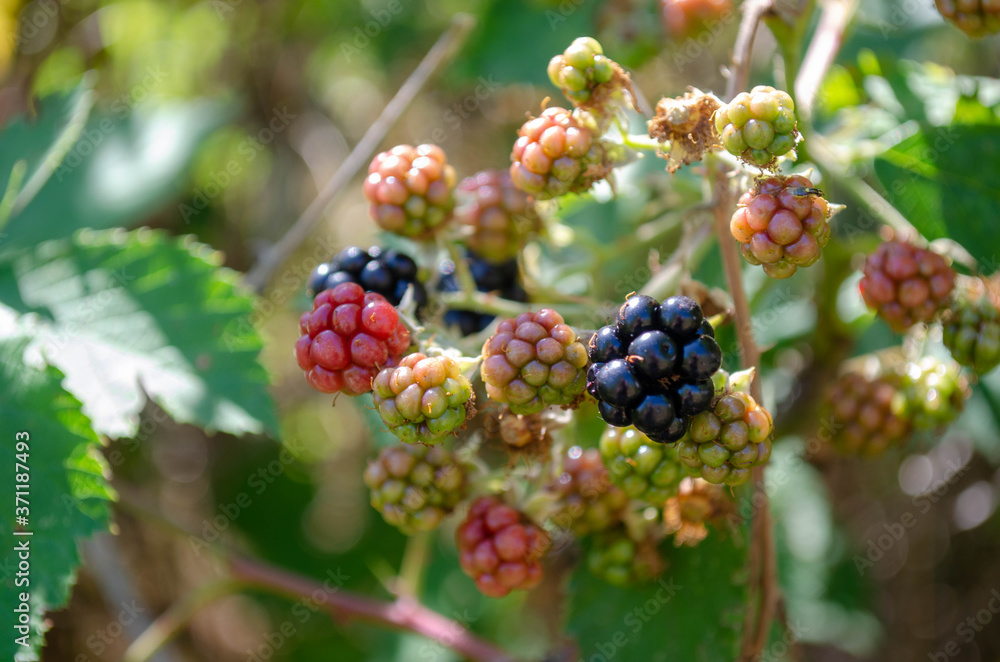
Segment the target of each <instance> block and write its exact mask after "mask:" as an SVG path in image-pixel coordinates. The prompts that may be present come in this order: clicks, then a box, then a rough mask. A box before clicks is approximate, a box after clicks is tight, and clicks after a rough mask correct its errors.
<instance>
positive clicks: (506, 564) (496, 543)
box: [455, 496, 550, 598]
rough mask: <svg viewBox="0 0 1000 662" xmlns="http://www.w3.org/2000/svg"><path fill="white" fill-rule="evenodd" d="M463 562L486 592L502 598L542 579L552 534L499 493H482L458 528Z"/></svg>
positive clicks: (529, 586) (532, 585)
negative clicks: (491, 494) (504, 499)
mask: <svg viewBox="0 0 1000 662" xmlns="http://www.w3.org/2000/svg"><path fill="white" fill-rule="evenodd" d="M455 542H456V545H457V547H458V555H459V556H458V558H459V563H460V565H461V566H462V570H463V571H464V572H465V574H467V575H468V576H469V577H471V578H472V579H473V580H475V582H476V588H478V589H479V590H480V591H481V592H482V593H483V594H484V595H487V596H489V597H491V598H502V597H503V596H505V595H507V594H508V593H510V592H511V591H512V590H528V589H531V588H534V587H535V586H537V585H538V583H539V582H540V581H541V580H542V565H541V562H540V561H541V558H542V557H543V556H544V555H545V552H547V551H548V549H549V546H550V541H549V536H548V534H547V533H546V532H545V531H544V530H543V529H542V528H540V527H539V526H537V525H536V524H534V523H533V522H531V521H530V520H529V519H528V518H527V517H526V516H525V515H524V514H523V513H521V512H520V511H518V510H516V509H514V508H512V507H511V506H508V505H507V504H505V503H503V502H502V501H500V500H499V499H497V498H496V497H489V496H484V497H480V498H479V499H477V500H476V501H475V503H473V504H472V506H471V507H470V508H469V514H468V515H467V516H466V518H465V521H464V522H462V524H461V525H459V527H458V530H457V531H456V532H455Z"/></svg>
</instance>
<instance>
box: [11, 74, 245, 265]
mask: <svg viewBox="0 0 1000 662" xmlns="http://www.w3.org/2000/svg"><path fill="white" fill-rule="evenodd" d="M75 94H77V93H75ZM86 98H89V97H86ZM79 103H83V102H82V101H80V102H78V104H79ZM51 105H52V104H49V105H43V108H42V112H43V113H47V111H48V109H49V108H50V106H51ZM64 112H66V111H64ZM80 112H82V111H78V112H77V115H75V116H74V119H73V122H77V119H76V118H78V117H79V114H80ZM47 115H55V116H57V117H58V116H59V115H60V114H59V113H58V112H56V111H55V110H52V112H48V113H47ZM226 115H227V110H226V107H225V106H224V105H223V104H219V103H213V102H207V101H199V102H187V103H183V104H181V103H173V104H162V105H159V106H157V107H155V108H153V107H149V106H145V105H140V106H134V107H133V106H131V105H126V104H125V103H124V102H123V101H121V100H118V101H115V102H113V103H112V104H111V106H110V107H109V108H108V109H107V111H106V112H105V113H102V114H96V115H95V116H94V117H93V118H91V120H90V121H89V122H86V124H85V125H84V124H83V123H82V122H81V123H79V125H78V126H77V125H76V124H74V125H73V126H74V127H75V129H76V134H75V137H78V138H79V140H75V141H74V142H72V144H65V142H66V141H65V139H60V143H61V145H62V146H61V147H60V150H61V152H60V156H61V158H60V159H59V160H58V161H53V162H52V163H54V165H53V172H51V176H49V177H47V178H46V179H44V180H41V181H39V182H38V188H37V195H34V196H33V197H32V198H31V199H30V201H29V200H23V201H22V200H20V199H19V200H18V202H17V203H16V204H15V208H14V212H13V214H12V216H11V219H10V222H9V224H8V225H7V227H6V228H5V231H6V232H5V234H4V235H0V256H9V255H10V254H12V253H13V252H16V251H19V250H24V249H31V248H32V247H33V246H35V245H36V244H38V243H41V242H43V241H47V240H50V239H60V238H63V237H68V236H69V235H71V234H72V233H73V232H75V231H77V230H79V229H81V228H94V229H104V228H111V227H116V226H134V225H138V224H139V223H141V222H142V220H143V219H144V218H146V217H147V216H148V215H149V214H151V213H153V212H155V211H156V210H158V209H160V208H161V207H163V206H164V205H165V204H167V203H169V202H170V201H171V200H173V199H174V198H175V197H176V196H177V195H178V194H179V193H180V192H181V191H183V186H184V183H185V180H186V176H187V172H188V170H189V168H190V166H191V164H192V162H193V160H194V157H195V152H196V149H197V147H198V146H199V145H200V144H201V143H202V141H203V139H204V138H205V136H207V135H208V133H210V132H211V131H213V130H215V129H216V128H218V126H220V125H221V123H222V122H223V121H224V120H225V119H226ZM53 121H54V120H52V119H47V120H46V122H44V123H43V122H41V121H40V122H39V123H38V124H37V125H25V124H24V123H23V122H18V123H15V124H14V125H13V126H12V127H11V128H10V129H8V130H7V131H5V132H4V133H3V135H2V136H0V154H7V155H9V156H8V157H7V158H8V159H11V164H8V163H6V161H0V181H2V182H6V181H7V180H6V178H7V177H8V176H9V174H10V167H11V165H12V163H13V159H14V158H15V157H17V158H23V155H25V154H27V155H29V156H30V155H32V154H34V153H36V152H39V151H42V150H43V148H44V146H47V145H48V144H49V142H47V141H51V140H52V139H53V138H52V136H51V134H52V128H51V127H49V124H51V123H52V122H53ZM43 129H44V130H43ZM8 134H12V135H11V136H8ZM8 142H10V143H11V144H10V145H9V146H8ZM34 181H35V179H33V177H32V175H31V173H30V172H29V174H28V181H27V184H26V185H25V192H28V190H29V188H28V187H29V185H31V184H32V183H33V182H34Z"/></svg>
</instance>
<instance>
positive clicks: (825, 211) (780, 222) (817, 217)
mask: <svg viewBox="0 0 1000 662" xmlns="http://www.w3.org/2000/svg"><path fill="white" fill-rule="evenodd" d="M829 215H830V206H829V205H828V204H827V202H826V200H825V199H824V198H823V196H822V195H821V194H819V192H818V191H817V189H815V188H813V184H812V182H811V181H809V180H808V179H807V178H806V177H803V176H802V175H793V176H791V177H782V176H776V177H768V178H767V179H763V180H760V181H758V182H757V183H756V185H755V186H754V188H753V189H752V190H750V191H747V192H746V193H744V194H743V196H742V197H741V198H740V201H739V205H738V206H737V209H736V211H735V212H734V213H733V218H732V220H731V221H730V222H729V231H730V232H731V233H732V235H733V238H735V239H736V241H738V242H740V252H741V253H742V254H743V259H745V260H746V261H747V262H749V263H750V264H763V265H764V273H766V274H767V275H768V276H770V277H771V278H788V277H789V276H791V275H792V274H794V273H795V271H796V269H797V268H798V267H808V266H811V265H813V264H815V263H816V261H817V260H819V256H820V251H821V250H822V248H823V247H824V246H826V244H827V242H828V241H829V240H830V225H829V224H828V223H827V217H828V216H829Z"/></svg>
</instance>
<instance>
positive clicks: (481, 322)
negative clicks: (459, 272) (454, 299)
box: [438, 253, 528, 336]
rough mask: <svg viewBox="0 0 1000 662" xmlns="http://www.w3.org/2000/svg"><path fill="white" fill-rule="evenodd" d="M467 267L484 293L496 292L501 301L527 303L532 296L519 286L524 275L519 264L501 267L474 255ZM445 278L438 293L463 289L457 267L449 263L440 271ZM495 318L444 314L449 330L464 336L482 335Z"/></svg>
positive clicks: (457, 312)
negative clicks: (456, 275)
mask: <svg viewBox="0 0 1000 662" xmlns="http://www.w3.org/2000/svg"><path fill="white" fill-rule="evenodd" d="M467 264H468V265H469V271H470V272H471V273H472V279H473V280H474V281H475V282H476V289H477V290H479V291H480V292H492V293H493V294H496V295H497V296H498V297H500V298H501V299H507V300H508V301H521V302H524V301H527V300H528V293H527V292H525V291H524V288H523V287H521V285H520V284H519V282H518V281H519V280H520V272H519V271H518V268H517V260H510V261H509V262H503V263H501V264H493V263H490V262H488V261H486V260H483V259H481V258H480V257H478V256H476V255H474V254H472V253H470V254H469V257H468V260H467ZM440 275H441V278H440V280H439V281H438V290H440V291H441V292H459V291H460V290H461V287H460V286H459V284H458V279H456V278H455V263H454V262H452V261H451V260H445V261H443V262H442V263H441V267H440ZM493 319H494V316H493V315H486V314H483V313H477V312H475V311H473V310H449V311H447V312H446V313H445V314H444V324H445V326H448V327H452V328H455V329H457V330H458V332H459V333H460V334H462V335H463V336H471V335H472V334H474V333H479V332H480V331H482V330H483V329H485V328H486V327H488V326H489V325H490V323H491V322H493Z"/></svg>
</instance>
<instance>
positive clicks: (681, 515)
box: [663, 478, 735, 547]
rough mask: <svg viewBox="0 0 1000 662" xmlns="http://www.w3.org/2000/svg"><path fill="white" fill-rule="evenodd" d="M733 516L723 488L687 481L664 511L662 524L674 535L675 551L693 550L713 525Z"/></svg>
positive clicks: (703, 482)
mask: <svg viewBox="0 0 1000 662" xmlns="http://www.w3.org/2000/svg"><path fill="white" fill-rule="evenodd" d="M733 514H735V513H734V507H733V502H732V501H731V500H730V499H729V498H728V497H727V496H726V493H725V492H724V491H723V488H722V486H721V485H714V484H712V483H709V482H706V481H704V480H702V479H700V478H685V479H684V480H683V481H681V484H680V488H679V489H678V491H677V496H675V497H671V498H670V499H669V500H668V501H667V505H666V506H665V507H664V509H663V524H664V528H665V529H666V532H667V533H671V534H673V536H674V545H675V546H676V547H681V546H682V545H688V546H691V547H693V546H695V545H697V544H698V543H700V542H701V541H702V540H704V539H705V538H706V537H707V536H708V526H707V525H708V524H709V523H710V522H717V521H719V520H721V519H723V518H724V517H726V516H727V515H733Z"/></svg>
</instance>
